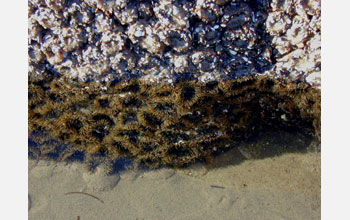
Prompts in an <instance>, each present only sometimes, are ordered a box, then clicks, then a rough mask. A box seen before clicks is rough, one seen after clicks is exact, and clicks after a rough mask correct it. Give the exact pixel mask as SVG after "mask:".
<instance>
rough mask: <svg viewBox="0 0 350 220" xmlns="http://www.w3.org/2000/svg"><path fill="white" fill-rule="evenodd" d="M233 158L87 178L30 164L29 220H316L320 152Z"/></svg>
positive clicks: (64, 167) (69, 167) (78, 171)
mask: <svg viewBox="0 0 350 220" xmlns="http://www.w3.org/2000/svg"><path fill="white" fill-rule="evenodd" d="M235 157H236V156H235V154H234V153H233V154H224V155H223V156H220V157H218V158H217V159H216V160H218V161H221V162H224V163H225V161H226V162H227V161H231V165H230V163H228V164H229V165H227V164H226V165H225V166H216V167H214V168H209V169H208V167H207V166H205V165H203V164H199V163H197V164H194V165H192V166H190V167H188V168H186V169H169V168H162V169H157V170H144V169H141V168H131V169H128V170H125V171H121V172H119V173H118V174H115V175H112V176H107V175H106V174H105V170H104V168H102V167H97V169H96V171H95V172H94V173H93V174H92V173H89V172H87V171H86V169H85V168H84V166H83V165H82V164H80V163H70V164H67V163H57V162H52V161H35V160H29V189H28V192H29V207H28V208H29V219H33V220H34V219H35V220H41V219H42V220H44V219H45V220H47V219H52V220H53V219H65V220H69V219H72V220H73V219H74V220H76V219H80V220H88V219H132V220H135V219H145V220H148V219H174V220H175V219H178V220H186V219H191V220H193V219H201V220H202V219H310V220H311V219H320V216H321V207H320V206H321V178H320V177H321V154H320V153H303V154H302V153H287V154H283V155H282V156H275V157H269V158H265V159H259V160H258V159H256V160H245V161H243V162H241V163H238V164H235V163H232V160H233V158H235ZM214 162H215V161H214ZM69 192H85V193H88V194H90V195H87V194H82V193H71V194H69ZM66 193H68V194H66ZM93 196H95V197H96V198H95V197H93Z"/></svg>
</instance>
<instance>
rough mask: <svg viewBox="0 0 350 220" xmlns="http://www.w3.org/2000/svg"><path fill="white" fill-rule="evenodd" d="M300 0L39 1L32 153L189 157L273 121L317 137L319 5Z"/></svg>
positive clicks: (33, 25)
mask: <svg viewBox="0 0 350 220" xmlns="http://www.w3.org/2000/svg"><path fill="white" fill-rule="evenodd" d="M290 2H291V1H288V0H285V1H277V0H276V1H272V2H271V3H270V1H258V0H237V1H226V0H220V1H218V0H207V1H205V0H198V1H187V0H178V1H171V0H159V1H153V0H152V1H151V0H150V1H128V0H126V1H94V0H86V1H50V0H47V1H45V2H44V1H35V0H30V1H29V23H30V30H29V67H30V68H29V85H28V90H29V91H28V99H29V106H28V110H29V139H30V145H29V155H30V156H31V157H34V158H53V159H57V160H69V159H71V158H76V157H83V158H85V157H87V158H89V159H90V160H94V158H97V157H99V156H101V155H102V156H103V157H104V158H106V159H107V160H108V161H110V162H111V161H115V160H116V159H118V158H120V157H129V158H133V159H135V160H136V161H140V162H142V163H143V164H145V165H147V166H149V167H159V166H163V165H171V166H182V165H184V164H188V163H190V162H192V161H194V160H196V159H205V158H208V157H210V156H211V155H213V154H217V153H220V152H223V151H225V150H227V149H230V148H232V147H234V146H236V145H237V144H238V143H239V142H240V141H244V140H246V139H248V138H249V137H251V136H252V135H254V134H256V133H257V132H259V131H261V130H263V129H266V128H267V127H273V128H288V129H289V128H290V129H303V130H305V131H307V132H309V133H312V134H314V135H315V136H316V137H317V138H319V137H320V111H321V109H320V89H319V88H318V87H319V86H320V85H319V82H318V81H317V83H316V81H315V82H314V81H313V82H310V79H313V80H315V79H316V78H317V77H315V75H316V76H317V74H318V72H319V71H320V62H319V55H318V53H319V50H320V48H319V47H317V45H318V44H317V42H316V43H315V42H313V41H312V40H313V39H315V38H316V39H319V38H318V36H319V35H320V27H319V28H316V27H317V25H316V26H315V25H313V26H312V27H310V25H311V24H312V21H313V20H315V18H317V19H318V20H317V22H318V21H319V20H320V19H319V17H320V12H319V11H318V10H312V9H314V8H315V7H316V8H317V7H319V5H317V4H316V3H317V2H318V1H311V0H310V1H307V3H305V1H302V2H301V3H300V4H304V5H303V8H305V10H304V11H303V10H301V9H300V8H298V5H295V4H290ZM297 2H299V1H297ZM315 2H316V3H315ZM288 4H289V5H288ZM270 5H272V6H271V7H272V9H273V7H280V8H283V9H286V10H284V11H285V12H282V11H280V12H278V11H276V10H273V11H272V12H270V11H271V7H270ZM315 5H316V6H315ZM287 6H288V8H286V7H287ZM306 9H307V10H306ZM276 13H277V14H276ZM293 13H294V16H291V15H292V14H293ZM303 13H304V14H303ZM271 14H274V16H280V17H281V18H283V19H284V20H283V19H281V21H278V22H275V23H274V22H272V20H273V18H271V17H270V15H271ZM288 16H289V17H291V18H290V21H288V19H289V18H288ZM310 16H311V17H310ZM266 19H267V21H268V23H267V26H268V27H269V28H266V27H265V24H266ZM293 19H294V20H293ZM295 19H296V20H295ZM305 19H308V21H306V20H305ZM294 21H295V22H294ZM283 22H284V23H283ZM302 22H308V23H307V24H308V25H309V26H305V25H303V26H302V28H304V29H305V30H304V29H300V28H299V29H298V30H294V32H291V31H290V30H291V29H293V27H294V29H297V28H296V26H297V27H299V26H300V24H303V23H302ZM315 22H316V21H314V23H315ZM311 28H314V29H311ZM304 32H305V33H304ZM291 34H294V35H295V36H294V38H293V39H294V41H292V40H289V38H288V37H290V35H291ZM295 38H300V39H299V40H295ZM281 42H282V43H281ZM310 42H311V43H310ZM283 45H284V46H283ZM315 45H316V46H315ZM298 54H299V57H298V56H297V55H298ZM300 54H301V55H300ZM303 54H304V55H305V56H304V57H305V58H300V56H303ZM301 61H302V62H301ZM281 63H282V64H283V63H284V65H282V64H281ZM310 63H311V64H310ZM286 65H287V66H288V65H289V66H288V69H287V70H286Z"/></svg>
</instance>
